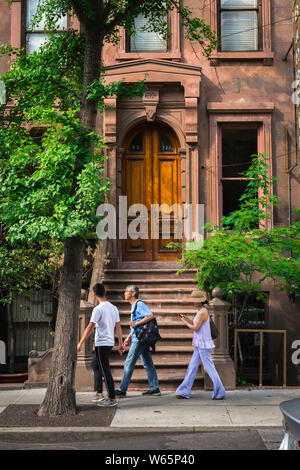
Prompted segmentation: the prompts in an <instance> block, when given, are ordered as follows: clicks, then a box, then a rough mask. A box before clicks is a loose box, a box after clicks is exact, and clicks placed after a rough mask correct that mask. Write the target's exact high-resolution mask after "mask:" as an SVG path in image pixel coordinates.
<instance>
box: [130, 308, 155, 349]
mask: <svg viewBox="0 0 300 470" xmlns="http://www.w3.org/2000/svg"><path fill="white" fill-rule="evenodd" d="M137 303H138V301H137V302H136V304H135V307H134V311H133V312H132V318H133V315H134V314H135V311H136V308H137ZM135 336H136V337H137V339H138V340H139V342H140V343H141V344H143V345H144V346H149V347H151V348H152V350H153V351H155V344H156V342H157V341H158V340H160V339H161V336H160V334H159V330H158V325H157V321H156V319H155V318H153V319H152V320H150V321H149V322H147V323H144V324H143V325H141V326H139V327H138V330H137V329H136V328H135Z"/></svg>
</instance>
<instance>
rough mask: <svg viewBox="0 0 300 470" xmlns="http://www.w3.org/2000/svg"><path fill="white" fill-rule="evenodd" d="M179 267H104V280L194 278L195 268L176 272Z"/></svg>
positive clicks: (136, 280) (137, 280)
mask: <svg viewBox="0 0 300 470" xmlns="http://www.w3.org/2000/svg"><path fill="white" fill-rule="evenodd" d="M178 269H179V268H177V269H164V268H161V269H151V268H149V269H106V270H105V271H104V281H105V280H106V279H123V280H124V281H125V280H128V281H130V282H129V283H132V279H134V280H135V282H139V280H142V281H143V280H145V279H146V278H147V279H149V280H150V279H155V278H165V279H187V280H190V281H191V282H193V279H194V278H195V274H196V270H194V271H190V270H189V271H184V272H183V273H180V274H176V273H177V271H178Z"/></svg>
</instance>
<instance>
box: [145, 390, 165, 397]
mask: <svg viewBox="0 0 300 470" xmlns="http://www.w3.org/2000/svg"><path fill="white" fill-rule="evenodd" d="M142 395H154V396H157V397H158V396H160V395H161V393H160V390H159V388H156V389H155V390H147V392H143V393H142Z"/></svg>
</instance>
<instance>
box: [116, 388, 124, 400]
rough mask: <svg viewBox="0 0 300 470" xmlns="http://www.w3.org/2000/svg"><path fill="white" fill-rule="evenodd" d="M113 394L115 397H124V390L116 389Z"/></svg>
mask: <svg viewBox="0 0 300 470" xmlns="http://www.w3.org/2000/svg"><path fill="white" fill-rule="evenodd" d="M115 395H116V397H119V398H125V397H126V392H121V390H116V391H115Z"/></svg>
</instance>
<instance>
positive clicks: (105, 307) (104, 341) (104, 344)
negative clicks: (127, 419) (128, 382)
mask: <svg viewBox="0 0 300 470" xmlns="http://www.w3.org/2000/svg"><path fill="white" fill-rule="evenodd" d="M93 291H94V295H95V297H96V298H97V299H98V301H99V304H98V305H97V307H95V308H94V310H93V312H92V316H91V319H90V323H89V324H88V326H87V327H86V329H85V331H84V333H83V335H82V338H81V340H80V341H79V343H78V345H77V351H78V352H79V351H80V349H81V346H82V344H83V343H84V342H85V341H86V340H87V338H88V337H89V336H90V335H91V333H92V331H93V330H94V328H95V327H96V334H95V355H96V360H97V361H98V365H99V369H100V372H101V375H102V376H103V377H104V380H105V384H106V389H107V392H108V396H109V398H108V399H107V400H100V401H99V403H97V405H98V406H116V405H117V402H116V400H115V387H114V381H113V378H112V375H111V371H110V367H109V354H110V352H111V350H112V348H113V346H114V344H115V329H116V333H117V336H118V341H119V353H120V355H122V353H123V352H124V350H125V348H124V346H123V345H122V328H121V323H120V316H119V311H118V309H117V307H115V306H114V305H113V304H111V303H110V302H108V300H107V298H106V294H105V288H104V286H103V284H95V285H94V287H93Z"/></svg>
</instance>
